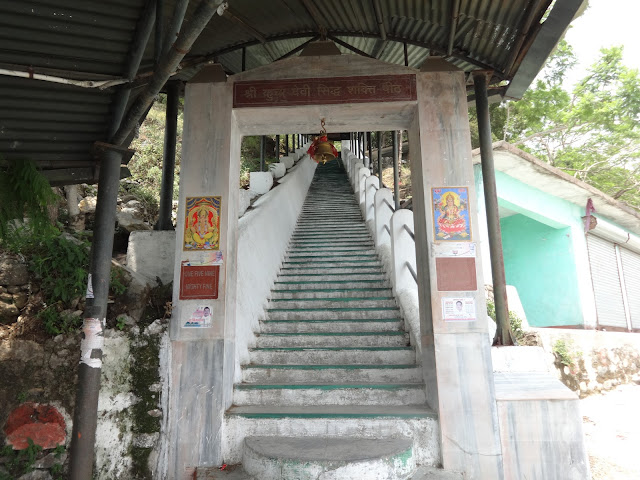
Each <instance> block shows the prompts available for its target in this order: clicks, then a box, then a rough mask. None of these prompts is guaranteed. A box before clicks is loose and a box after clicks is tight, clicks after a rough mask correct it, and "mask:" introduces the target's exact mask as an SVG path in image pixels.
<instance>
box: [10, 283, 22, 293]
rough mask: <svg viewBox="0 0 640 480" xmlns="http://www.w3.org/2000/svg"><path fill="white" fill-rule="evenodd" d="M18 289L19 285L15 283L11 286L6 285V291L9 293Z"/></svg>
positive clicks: (16, 291)
mask: <svg viewBox="0 0 640 480" xmlns="http://www.w3.org/2000/svg"><path fill="white" fill-rule="evenodd" d="M19 291H20V287H18V286H17V285H12V286H11V287H7V292H9V293H18V292H19Z"/></svg>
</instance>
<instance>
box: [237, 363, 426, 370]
mask: <svg viewBox="0 0 640 480" xmlns="http://www.w3.org/2000/svg"><path fill="white" fill-rule="evenodd" d="M242 368H243V369H249V368H257V369H267V368H272V369H274V370H331V369H340V370H400V369H405V368H408V369H414V368H418V365H410V364H407V365H375V364H368V365H365V364H363V365H357V364H356V365H354V364H348V365H280V364H264V363H261V364H257V365H243V366H242Z"/></svg>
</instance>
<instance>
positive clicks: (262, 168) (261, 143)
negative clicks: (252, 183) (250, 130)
mask: <svg viewBox="0 0 640 480" xmlns="http://www.w3.org/2000/svg"><path fill="white" fill-rule="evenodd" d="M265 143H266V142H265V141H264V135H261V136H260V171H261V172H264V150H265Z"/></svg>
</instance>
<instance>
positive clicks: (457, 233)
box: [431, 187, 471, 242]
mask: <svg viewBox="0 0 640 480" xmlns="http://www.w3.org/2000/svg"><path fill="white" fill-rule="evenodd" d="M431 204H432V205H433V225H434V232H435V233H434V237H435V238H434V240H435V241H445V242H459V241H460V240H467V241H470V240H471V223H470V222H469V189H468V188H467V187H435V188H432V189H431Z"/></svg>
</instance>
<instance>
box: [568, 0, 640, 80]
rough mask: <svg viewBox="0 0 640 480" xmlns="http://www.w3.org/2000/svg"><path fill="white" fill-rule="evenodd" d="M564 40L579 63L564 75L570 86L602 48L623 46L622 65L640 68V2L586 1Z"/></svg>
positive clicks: (583, 72) (579, 77)
mask: <svg viewBox="0 0 640 480" xmlns="http://www.w3.org/2000/svg"><path fill="white" fill-rule="evenodd" d="M558 1H562V0H558ZM565 39H566V40H567V42H569V44H570V45H572V46H573V48H574V51H575V53H576V55H577V57H578V62H579V63H578V65H576V66H575V67H574V68H573V69H572V71H571V72H570V73H569V74H568V75H567V83H569V84H571V85H573V84H575V83H577V82H578V81H579V80H580V79H581V78H583V77H584V76H585V75H586V73H587V69H588V68H589V66H590V65H591V64H593V62H594V61H595V60H596V59H597V58H598V56H599V51H600V49H601V48H602V47H610V46H614V45H624V57H623V58H624V65H626V66H628V67H631V68H637V69H640V0H589V8H588V9H587V10H586V11H585V12H584V13H583V14H582V16H581V17H579V18H577V19H576V20H574V21H573V22H572V24H571V28H570V29H569V31H568V32H567V34H566V36H565Z"/></svg>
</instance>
